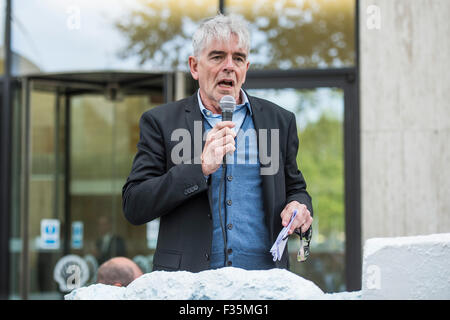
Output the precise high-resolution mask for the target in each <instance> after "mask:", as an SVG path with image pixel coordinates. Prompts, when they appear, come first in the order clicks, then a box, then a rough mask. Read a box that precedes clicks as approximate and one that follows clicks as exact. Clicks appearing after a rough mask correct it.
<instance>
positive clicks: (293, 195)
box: [284, 114, 313, 216]
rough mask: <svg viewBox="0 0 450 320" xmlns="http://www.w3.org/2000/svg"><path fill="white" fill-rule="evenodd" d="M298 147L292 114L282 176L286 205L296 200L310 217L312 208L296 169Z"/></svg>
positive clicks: (303, 180)
mask: <svg viewBox="0 0 450 320" xmlns="http://www.w3.org/2000/svg"><path fill="white" fill-rule="evenodd" d="M298 145H299V142H298V133H297V124H296V121H295V115H294V114H292V118H291V121H290V124H289V130H288V140H287V146H286V164H285V166H284V171H285V172H284V174H285V179H286V204H288V203H289V202H291V201H294V200H296V201H298V202H300V203H302V204H304V205H306V207H307V208H308V210H309V212H310V213H311V216H312V215H313V208H312V201H311V197H310V195H309V194H308V192H307V191H306V182H305V179H304V178H303V175H302V173H301V171H300V170H298V167H297V153H298Z"/></svg>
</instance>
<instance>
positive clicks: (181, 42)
mask: <svg viewBox="0 0 450 320" xmlns="http://www.w3.org/2000/svg"><path fill="white" fill-rule="evenodd" d="M226 4H227V12H233V13H236V14H239V15H241V16H243V17H244V18H245V19H246V20H247V21H248V22H249V23H250V29H251V33H252V37H253V43H252V48H251V51H252V57H254V59H253V60H252V68H281V69H289V68H304V67H326V66H335V67H339V66H342V65H353V60H354V10H355V8H354V0H339V1H338V0H304V1H300V2H299V1H295V0H286V1H277V2H269V3H268V2H267V1H262V0H254V1H227V2H226ZM217 10H218V1H215V0H197V1H189V2H186V1H178V0H166V1H155V0H140V7H139V8H138V9H136V10H133V11H131V12H129V13H127V14H125V17H124V18H121V20H120V21H116V22H115V26H116V27H117V29H118V30H119V31H120V32H121V33H122V34H123V35H124V36H125V37H126V38H127V39H128V44H127V45H126V47H125V48H123V50H122V51H121V52H120V55H121V56H122V57H131V56H133V57H136V56H137V57H138V58H139V61H140V63H141V64H144V63H146V62H150V63H152V64H153V65H154V66H158V67H163V68H181V69H186V68H187V57H188V56H189V54H190V53H191V37H192V34H193V32H194V30H195V28H196V26H197V25H198V24H199V23H200V21H201V20H202V19H204V18H206V17H210V16H213V15H214V14H216V13H217Z"/></svg>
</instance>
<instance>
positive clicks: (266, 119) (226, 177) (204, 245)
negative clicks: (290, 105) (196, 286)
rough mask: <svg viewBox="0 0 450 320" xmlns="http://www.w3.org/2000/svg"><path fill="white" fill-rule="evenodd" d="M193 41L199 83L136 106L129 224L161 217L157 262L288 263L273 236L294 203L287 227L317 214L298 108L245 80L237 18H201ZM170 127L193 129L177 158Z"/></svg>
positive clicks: (244, 41)
mask: <svg viewBox="0 0 450 320" xmlns="http://www.w3.org/2000/svg"><path fill="white" fill-rule="evenodd" d="M192 43H193V55H192V56H190V57H189V68H190V72H191V75H192V77H193V78H194V79H195V80H197V81H198V85H199V90H198V91H197V92H196V93H195V94H194V95H192V96H191V97H188V98H186V99H183V100H180V101H176V102H173V103H168V104H165V105H162V106H158V107H156V108H153V109H151V110H149V111H147V112H145V113H144V114H143V115H142V117H141V120H140V140H139V142H138V145H137V148H138V151H137V154H136V156H135V158H134V161H133V165H132V169H131V173H130V175H129V177H128V179H127V181H126V183H125V185H124V187H123V190H122V199H123V210H124V214H125V217H126V218H127V219H128V220H129V221H130V222H131V223H132V224H135V225H140V224H144V223H147V222H149V221H151V220H153V219H156V218H160V229H159V234H158V243H157V248H156V252H155V255H154V259H153V264H154V266H153V270H167V271H171V270H173V271H175V270H187V271H191V272H198V271H202V270H207V269H212V268H221V267H226V266H233V267H238V268H243V269H247V270H264V269H272V268H275V267H279V268H288V260H289V258H288V252H287V247H286V248H285V249H284V251H283V253H282V255H281V259H280V260H278V259H276V261H274V259H272V255H271V253H270V249H271V247H272V244H273V243H274V242H275V241H276V240H277V237H278V235H279V233H280V231H281V230H282V228H283V227H286V226H288V224H289V223H290V220H291V217H293V214H294V212H296V215H295V218H294V219H293V221H292V223H290V228H289V231H288V234H289V235H291V234H292V233H294V231H296V232H297V233H306V232H307V231H310V228H311V224H312V214H313V210H312V204H311V197H310V196H309V194H308V193H307V191H306V183H305V180H304V178H303V176H302V174H301V172H300V171H299V169H298V167H297V152H298V144H299V142H298V136H297V127H296V120H295V115H294V114H293V113H292V112H289V111H287V110H285V109H283V108H282V107H280V106H277V105H275V104H273V103H271V102H269V101H266V100H263V99H259V98H256V97H252V96H249V95H248V94H247V93H246V92H245V91H244V90H243V89H242V85H243V83H244V82H245V77H246V73H247V70H248V68H249V66H250V62H249V60H248V55H249V51H250V35H249V32H248V28H247V25H246V23H245V21H244V20H242V19H241V18H240V17H236V16H223V15H218V16H216V17H213V18H211V19H208V20H205V21H204V22H203V23H202V24H201V25H200V26H199V28H198V29H197V31H196V32H195V34H194V36H193V40H192ZM223 120H227V121H223ZM230 120H231V121H230ZM175 132H177V133H179V132H187V133H188V134H189V136H190V137H191V141H189V143H188V147H187V148H183V150H182V158H183V161H181V162H180V161H177V160H176V159H173V152H172V151H173V150H174V148H175V147H177V143H178V142H179V141H177V140H176V139H175V140H174V139H173V138H174V133H175ZM198 133H200V134H198ZM198 137H200V140H201V141H198ZM202 137H204V138H203V139H202Z"/></svg>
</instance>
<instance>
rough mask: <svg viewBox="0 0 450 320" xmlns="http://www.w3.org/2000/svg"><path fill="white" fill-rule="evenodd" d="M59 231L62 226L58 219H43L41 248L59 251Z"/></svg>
mask: <svg viewBox="0 0 450 320" xmlns="http://www.w3.org/2000/svg"><path fill="white" fill-rule="evenodd" d="M59 230H60V224H59V220H58V219H42V220H41V241H40V248H41V249H50V250H56V249H59V246H60V240H59Z"/></svg>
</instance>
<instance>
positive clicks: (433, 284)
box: [362, 233, 450, 300]
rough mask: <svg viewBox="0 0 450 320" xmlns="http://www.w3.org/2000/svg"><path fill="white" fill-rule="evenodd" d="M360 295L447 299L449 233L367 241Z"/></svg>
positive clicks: (449, 292) (364, 296)
mask: <svg viewBox="0 0 450 320" xmlns="http://www.w3.org/2000/svg"><path fill="white" fill-rule="evenodd" d="M362 297H363V299H371V300H372V299H420V300H423V299H445V300H448V299H450V233H442V234H432V235H427V236H414V237H398V238H372V239H369V240H367V241H366V243H365V245H364V262H363V278H362Z"/></svg>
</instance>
